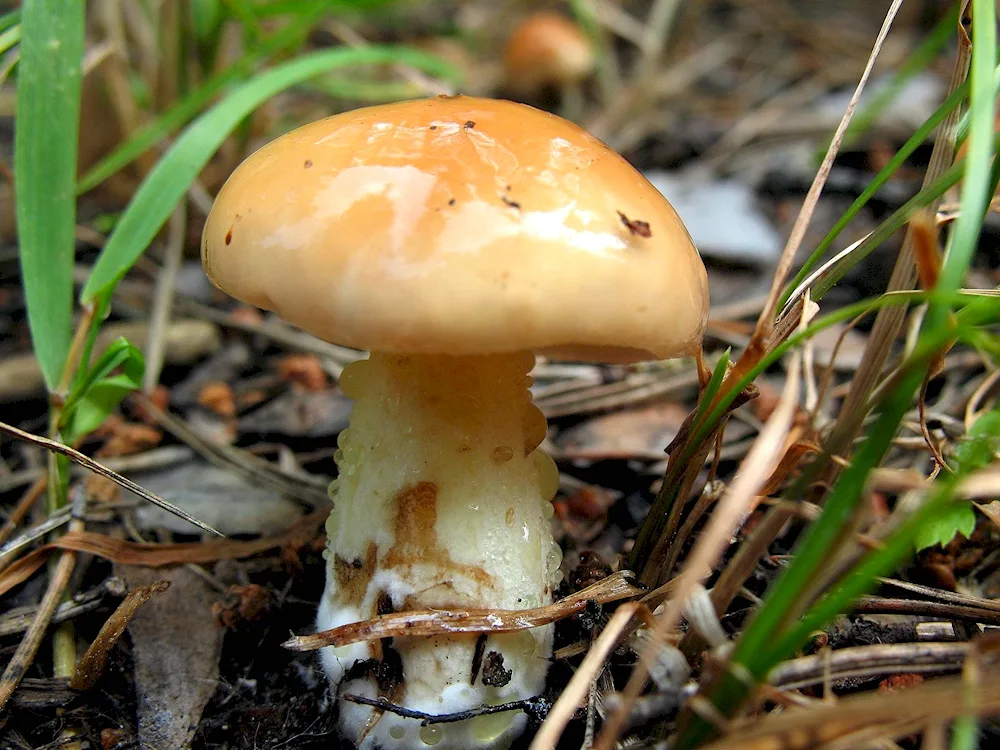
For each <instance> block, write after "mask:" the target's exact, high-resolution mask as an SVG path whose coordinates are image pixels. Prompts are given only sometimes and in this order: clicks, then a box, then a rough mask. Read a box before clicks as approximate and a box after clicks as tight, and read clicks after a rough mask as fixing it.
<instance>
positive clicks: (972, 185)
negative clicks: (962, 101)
mask: <svg viewBox="0 0 1000 750" xmlns="http://www.w3.org/2000/svg"><path fill="white" fill-rule="evenodd" d="M972 15H973V19H974V20H973V23H972V64H971V66H970V69H969V80H970V84H971V88H970V91H969V140H968V144H967V145H968V150H967V154H968V156H967V157H966V159H965V164H966V170H965V175H964V177H963V182H962V194H961V198H960V200H959V205H960V206H961V211H962V213H961V215H960V216H959V217H958V220H957V221H956V222H955V227H954V231H953V233H952V237H951V249H950V251H949V253H948V256H947V257H946V258H945V262H944V266H943V267H942V269H941V275H940V277H939V279H938V286H937V288H938V291H941V292H948V291H952V290H955V289H959V288H960V287H961V286H962V282H963V281H964V280H965V275H966V273H967V272H968V270H969V266H970V265H971V264H972V256H973V255H974V254H975V252H976V248H977V246H978V241H979V235H980V233H981V232H982V229H983V217H984V215H985V213H986V209H987V207H988V206H989V202H990V198H991V193H990V192H989V188H990V185H991V176H992V175H991V170H992V161H993V152H994V150H995V146H994V143H993V138H994V135H993V125H994V122H995V108H996V97H995V96H994V87H993V69H994V66H995V65H996V59H997V34H996V6H995V5H994V3H993V0H973V2H972ZM947 314H948V310H947V308H944V307H942V306H940V305H933V304H932V305H931V308H930V310H929V311H928V316H927V323H928V325H929V326H939V325H941V324H942V323H943V321H944V318H945V316H946V315H947Z"/></svg>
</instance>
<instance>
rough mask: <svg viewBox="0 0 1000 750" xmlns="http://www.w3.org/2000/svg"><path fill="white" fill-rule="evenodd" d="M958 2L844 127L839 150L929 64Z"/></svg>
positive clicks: (949, 33) (951, 31) (944, 40)
mask: <svg viewBox="0 0 1000 750" xmlns="http://www.w3.org/2000/svg"><path fill="white" fill-rule="evenodd" d="M958 5H959V4H958V3H954V4H952V6H951V8H950V9H949V10H948V11H947V12H946V13H945V14H944V15H943V16H942V17H941V20H940V21H938V22H937V25H936V26H935V27H934V28H933V29H932V30H931V32H930V34H928V35H927V38H926V39H924V41H923V42H921V44H920V46H919V47H917V49H915V50H914V51H913V54H911V55H910V56H909V57H908V58H907V59H906V60H905V61H904V62H903V64H902V65H900V66H899V68H897V69H896V70H895V71H894V72H893V74H892V79H891V80H890V81H889V82H888V84H887V85H886V86H885V88H883V89H882V91H880V92H879V93H877V94H876V95H875V96H874V97H873V99H872V100H871V102H869V103H868V104H866V105H865V106H864V107H862V108H861V109H859V110H858V112H857V114H855V115H854V117H853V118H852V119H851V124H850V125H849V126H848V128H847V133H845V134H844V141H843V143H842V144H841V152H843V151H845V150H846V149H847V148H848V147H849V146H850V145H851V144H853V143H854V142H855V141H857V139H858V137H859V136H861V135H862V134H863V133H866V132H868V130H870V129H871V127H872V125H873V124H874V123H875V120H877V119H878V117H879V115H881V114H882V112H884V111H885V109H886V108H887V107H888V106H889V105H890V104H892V102H893V101H895V100H896V98H897V97H898V96H899V94H900V92H901V91H902V89H903V86H904V84H905V83H906V82H907V81H908V80H910V79H911V78H913V77H914V76H915V75H916V74H917V73H919V72H920V71H922V70H926V69H927V68H928V67H930V65H931V63H933V62H934V60H935V59H937V56H938V55H939V54H940V53H941V50H942V49H943V48H944V47H945V45H947V44H948V43H949V42H950V41H951V40H952V39H953V38H954V36H955V24H956V23H957V22H958ZM820 158H822V154H820ZM817 163H818V162H817Z"/></svg>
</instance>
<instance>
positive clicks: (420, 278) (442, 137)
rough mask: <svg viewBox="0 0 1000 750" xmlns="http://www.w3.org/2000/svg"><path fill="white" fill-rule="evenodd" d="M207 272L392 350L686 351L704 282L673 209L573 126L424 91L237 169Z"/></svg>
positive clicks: (337, 336)
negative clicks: (428, 96) (427, 95)
mask: <svg viewBox="0 0 1000 750" xmlns="http://www.w3.org/2000/svg"><path fill="white" fill-rule="evenodd" d="M202 261H203V263H204V266H205V270H206V272H207V273H208V276H209V278H210V279H211V280H212V281H213V283H215V284H216V285H217V286H218V287H219V288H221V289H222V290H224V291H226V292H228V293H229V294H230V295H232V296H234V297H236V298H238V299H240V300H243V301H244V302H247V303H249V304H252V305H256V306H257V307H261V308H264V309H267V310H272V311H274V312H276V313H278V314H279V315H280V316H281V317H283V318H284V319H285V320H288V321H289V322H291V323H294V324H295V325H297V326H300V327H301V328H303V329H305V330H307V331H309V332H311V333H313V334H315V335H316V336H319V337H321V338H323V339H325V340H327V341H331V342H335V343H339V344H343V345H346V346H352V347H356V348H359V349H369V350H380V351H385V352H391V353H398V354H406V353H413V354H418V353H419V354H452V355H474V354H494V353H502V352H514V351H522V350H534V351H538V352H541V353H544V354H547V355H549V356H552V357H555V358H561V359H582V360H597V361H607V362H634V361H639V360H648V359H661V358H666V357H671V356H677V355H682V354H689V353H692V352H693V351H694V350H695V349H696V348H697V346H698V345H699V343H700V341H701V336H702V333H703V330H704V326H705V322H706V317H707V310H708V288H707V280H706V274H705V268H704V266H703V264H702V262H701V259H700V258H699V256H698V253H697V251H696V250H695V247H694V245H693V244H692V241H691V238H690V236H689V235H688V233H687V231H686V230H685V229H684V226H683V224H682V223H681V221H680V219H679V218H678V216H677V214H676V213H675V212H674V210H673V208H671V206H670V204H669V203H668V202H667V201H666V200H665V199H664V198H663V197H662V196H661V195H660V193H659V192H658V191H657V190H656V188H654V187H653V186H652V185H650V184H649V182H648V181H647V180H646V179H645V178H644V177H643V176H642V175H641V174H639V172H637V171H636V170H635V169H634V168H633V167H632V166H630V165H629V164H628V162H626V161H625V160H624V159H622V158H621V157H620V156H618V155H617V154H616V153H614V152H613V151H611V150H610V149H609V148H608V147H607V146H605V145H604V144H603V143H601V142H600V141H598V140H597V139H596V138H594V137H592V136H590V135H589V134H587V133H586V132H584V131H583V130H581V129H580V128H578V127H577V126H575V125H573V124H572V123H569V122H567V121H565V120H562V119H560V118H558V117H555V116H553V115H550V114H547V113H545V112H542V111H539V110H537V109H533V108H531V107H527V106H524V105H520V104H514V103H511V102H506V101H496V100H490V99H476V98H470V97H438V98H434V99H424V100H417V101H410V102H402V103H398V104H388V105H382V106H376V107H370V108H366V109H360V110H355V111H352V112H347V113H344V114H340V115H336V116H334V117H330V118H328V119H325V120H321V121H319V122H314V123H312V124H309V125H306V126H304V127H301V128H298V129H297V130H294V131H293V132H291V133H288V134H287V135H285V136H282V137H281V138H278V139H277V140H275V141H273V142H272V143H270V144H268V145H267V146H265V147H263V148H262V149H260V150H259V151H257V152H256V153H255V154H253V155H252V156H250V157H249V158H248V159H247V160H246V161H245V162H243V164H241V165H240V166H239V168H238V169H237V170H236V171H235V172H234V173H233V175H232V176H231V177H230V179H229V181H228V182H227V183H226V184H225V186H224V187H223V188H222V191H221V192H220V193H219V196H218V199H217V200H216V202H215V206H214V208H213V209H212V212H211V214H210V216H209V217H208V222H207V224H206V226H205V232H204V236H203V238H202Z"/></svg>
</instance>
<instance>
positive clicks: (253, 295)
mask: <svg viewBox="0 0 1000 750" xmlns="http://www.w3.org/2000/svg"><path fill="white" fill-rule="evenodd" d="M202 260H203V263H204V266H205V270H206V272H207V273H208V276H209V278H210V279H211V280H212V281H213V282H214V283H215V284H216V285H217V286H218V287H220V288H221V289H223V290H225V291H226V292H228V293H229V294H231V295H233V296H235V297H237V298H238V299H240V300H243V301H245V302H247V303H250V304H252V305H256V306H258V307H262V308H265V309H267V310H272V311H274V312H276V313H278V314H279V315H281V316H282V317H283V318H285V319H286V320H288V321H290V322H291V323H294V324H295V325H298V326H300V327H302V328H304V329H305V330H307V331H309V332H311V333H313V334H315V335H317V336H319V337H321V338H323V339H326V340H327V341H331V342H335V343H338V344H342V345H346V346H351V347H356V348H359V349H366V350H370V352H371V354H370V356H369V357H368V358H367V359H364V360H361V361H358V362H356V363H354V364H351V365H350V366H348V367H347V368H346V369H345V370H344V372H343V374H342V376H341V378H340V387H341V389H342V390H343V392H344V393H345V394H346V395H347V396H349V397H350V398H352V399H353V400H354V408H353V413H352V414H351V418H350V426H349V427H348V429H347V430H345V431H344V432H343V433H341V435H340V437H339V438H338V441H337V443H338V450H337V452H336V461H337V465H338V469H339V476H338V478H337V479H336V481H335V483H334V485H333V487H332V495H333V498H334V509H333V511H332V513H331V515H330V519H329V521H328V523H327V527H326V528H327V535H328V550H327V560H328V569H327V585H326V590H325V592H324V593H323V598H322V603H321V605H320V609H319V615H318V618H317V627H318V628H319V629H327V628H332V627H335V626H338V625H343V624H346V623H351V622H356V621H360V620H364V619H367V618H371V617H375V616H377V615H380V614H384V613H388V612H394V611H405V610H414V609H428V608H431V609H449V608H456V607H462V608H468V607H475V608H496V609H527V608H532V607H539V606H542V605H545V604H548V603H550V602H551V600H552V591H553V588H554V587H555V586H556V585H557V583H558V581H559V576H560V571H559V569H560V560H561V552H560V549H559V547H558V545H557V544H556V543H555V542H554V541H553V537H552V531H551V528H550V523H549V518H550V517H551V516H552V505H551V502H550V501H551V499H552V498H553V496H554V495H555V492H556V489H557V485H558V473H557V471H556V468H555V466H554V464H553V462H552V460H551V458H549V457H548V456H547V455H546V454H544V453H542V452H541V451H540V450H539V449H538V447H539V445H540V444H541V442H542V440H543V438H544V436H545V419H544V417H543V416H542V414H541V412H540V411H539V410H538V409H537V408H536V407H535V406H534V405H533V404H532V402H531V394H530V392H529V386H530V384H531V379H530V377H529V372H530V370H531V368H532V366H533V363H534V357H533V353H535V352H540V353H543V354H545V355H546V356H550V357H554V358H559V359H570V360H573V359H577V360H579V359H583V360H597V361H603V362H616V363H630V362H636V361H640V360H651V359H660V358H665V357H672V356H678V355H685V354H692V353H693V352H694V351H695V350H696V349H697V347H698V346H699V345H700V340H701V336H702V332H703V329H704V326H705V321H706V316H707V285H706V275H705V269H704V266H703V265H702V262H701V259H700V258H699V256H698V253H697V251H696V250H695V248H694V245H693V244H692V242H691V239H690V237H689V236H688V234H687V232H686V231H685V229H684V227H683V225H682V223H681V221H680V219H679V218H678V217H677V214H676V213H675V212H674V211H673V209H672V208H671V207H670V205H669V204H668V203H667V201H666V200H665V199H664V198H663V197H662V196H661V195H660V193H659V192H657V190H656V189H655V188H654V187H653V186H652V185H650V184H649V182H647V181H646V180H645V178H643V177H642V175H640V174H639V173H638V172H637V171H636V170H635V169H633V168H632V167H631V166H630V165H629V164H628V163H627V162H626V161H625V160H624V159H622V158H621V157H619V156H618V155H617V154H615V153H614V152H612V151H611V150H610V149H608V148H607V147H606V146H605V145H604V144H602V143H601V142H600V141H598V140H597V139H595V138H593V137H592V136H590V135H588V134H587V133H586V132H584V131H583V130H581V129H580V128H578V127H576V126H575V125H573V124H571V123H569V122H567V121H565V120H562V119H560V118H558V117H555V116H553V115H550V114H548V113H545V112H542V111H539V110H536V109H533V108H531V107H527V106H524V105H520V104H514V103H511V102H505V101H496V100H489V99H476V98H470V97H438V98H434V99H426V100H418V101H411V102H404V103H398V104H389V105H383V106H376V107H370V108H367V109H360V110H356V111H353V112H347V113H344V114H340V115H336V116H334V117H331V118H328V119H326V120H322V121H319V122H315V123H312V124H309V125H306V126H304V127H301V128H299V129H297V130H295V131H293V132H291V133H288V134H287V135H285V136H283V137H281V138H279V139H277V140H275V141H273V142H272V143H270V144H269V145H267V146H265V147H263V148H262V149H260V150H259V151H257V152H256V153H255V154H253V155H252V156H251V157H250V158H248V159H247V160H246V161H245V162H244V163H243V164H242V165H241V166H240V167H239V168H238V169H237V170H236V172H235V173H234V174H233V175H232V177H231V178H230V179H229V181H228V182H227V183H226V185H225V186H224V187H223V189H222V191H221V192H220V193H219V196H218V199H217V200H216V203H215V206H214V208H213V209H212V212H211V215H210V216H209V218H208V222H207V224H206V227H205V233H204V237H203V240H202ZM551 648H552V632H551V628H550V627H539V628H534V629H529V630H524V631H520V632H514V633H507V634H491V635H490V636H489V637H488V638H485V642H484V641H483V640H482V639H479V638H477V637H476V636H474V635H472V636H468V635H455V636H437V637H432V638H417V637H407V638H395V639H392V640H391V642H390V641H386V642H375V643H360V644H353V645H349V646H344V647H339V648H333V647H330V648H326V649H324V650H323V651H322V652H321V659H322V664H323V667H324V669H325V670H326V673H327V675H328V676H329V679H330V681H331V682H332V683H333V685H335V686H339V689H340V691H341V692H350V693H356V694H361V695H365V696H368V697H374V696H382V697H384V698H386V699H387V700H388V701H390V702H391V703H393V704H396V705H401V706H403V707H405V708H408V709H413V710H416V711H422V712H426V713H430V714H441V713H449V712H456V711H463V710H466V709H473V708H477V707H479V706H481V705H484V704H497V703H504V702H508V701H514V700H518V699H522V698H526V697H530V696H533V695H536V694H538V693H540V692H541V691H542V690H543V687H544V683H545V676H546V672H547V670H548V665H549V663H548V660H549V658H550V655H551ZM482 665H488V666H489V667H490V669H489V674H488V675H484V669H483V666H482ZM484 677H485V679H484ZM340 722H341V730H342V732H343V734H344V736H345V737H347V738H349V739H350V740H351V741H354V742H356V743H357V744H358V745H359V746H361V747H368V748H374V747H390V746H391V747H403V748H419V747H425V746H432V745H436V746H438V747H440V748H464V749H466V750H467V749H469V748H497V747H506V746H508V745H509V744H510V743H511V741H512V740H513V738H514V737H516V736H517V734H519V733H520V732H521V731H522V730H523V728H524V726H525V723H526V718H525V717H524V716H523V715H521V714H518V713H516V712H505V713H496V714H492V715H481V716H477V717H475V718H472V719H468V720H464V721H459V722H455V723H448V724H438V725H434V724H431V725H428V726H426V727H422V726H421V723H420V721H419V720H417V719H412V718H405V717H403V716H399V715H396V714H392V713H388V712H386V713H383V712H382V711H381V710H380V709H373V708H371V707H369V706H362V705H356V704H354V703H350V702H346V701H341V702H340Z"/></svg>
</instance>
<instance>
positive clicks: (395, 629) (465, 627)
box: [282, 571, 644, 651]
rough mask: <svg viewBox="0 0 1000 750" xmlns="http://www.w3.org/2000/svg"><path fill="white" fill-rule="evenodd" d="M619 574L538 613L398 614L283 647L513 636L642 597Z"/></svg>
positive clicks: (296, 639) (302, 648) (537, 609)
mask: <svg viewBox="0 0 1000 750" xmlns="http://www.w3.org/2000/svg"><path fill="white" fill-rule="evenodd" d="M631 575H632V574H631V573H630V572H628V571H621V572H619V573H615V574H614V575H612V576H609V577H607V578H605V579H604V580H603V581H600V582H599V583H595V584H594V585H593V586H588V587H587V588H585V589H583V590H582V591H579V592H577V593H575V594H571V595H570V596H567V597H566V598H565V599H560V600H559V601H558V602H555V603H553V604H549V605H548V606H545V607H535V608H534V609H460V610H437V609H429V610H415V611H408V612H394V613H392V614H389V615H382V616H380V617H373V618H372V619H370V620H362V621H360V622H352V623H348V624H347V625H341V626H340V627H336V628H331V629H329V630H323V631H321V632H319V633H312V634H310V635H297V636H293V637H292V638H289V639H288V640H287V641H285V642H284V643H283V644H282V645H283V646H284V647H285V648H287V649H291V650H293V651H315V650H317V649H320V648H324V647H326V646H346V645H348V644H351V643H358V642H360V641H375V640H379V639H380V638H394V637H397V636H403V635H405V636H424V637H429V636H434V635H443V634H455V633H512V632H515V631H518V630H527V629H529V628H537V627H540V626H541V625H548V624H549V623H552V622H555V621H556V620H562V619H564V618H566V617H570V616H571V615H576V614H580V613H581V612H584V611H585V610H586V609H587V607H588V606H592V605H591V602H597V603H598V604H608V603H610V602H615V601H620V600H622V599H629V598H631V597H634V596H639V595H640V594H642V593H644V592H643V590H642V589H640V588H638V587H636V586H635V585H633V584H632V582H631Z"/></svg>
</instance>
